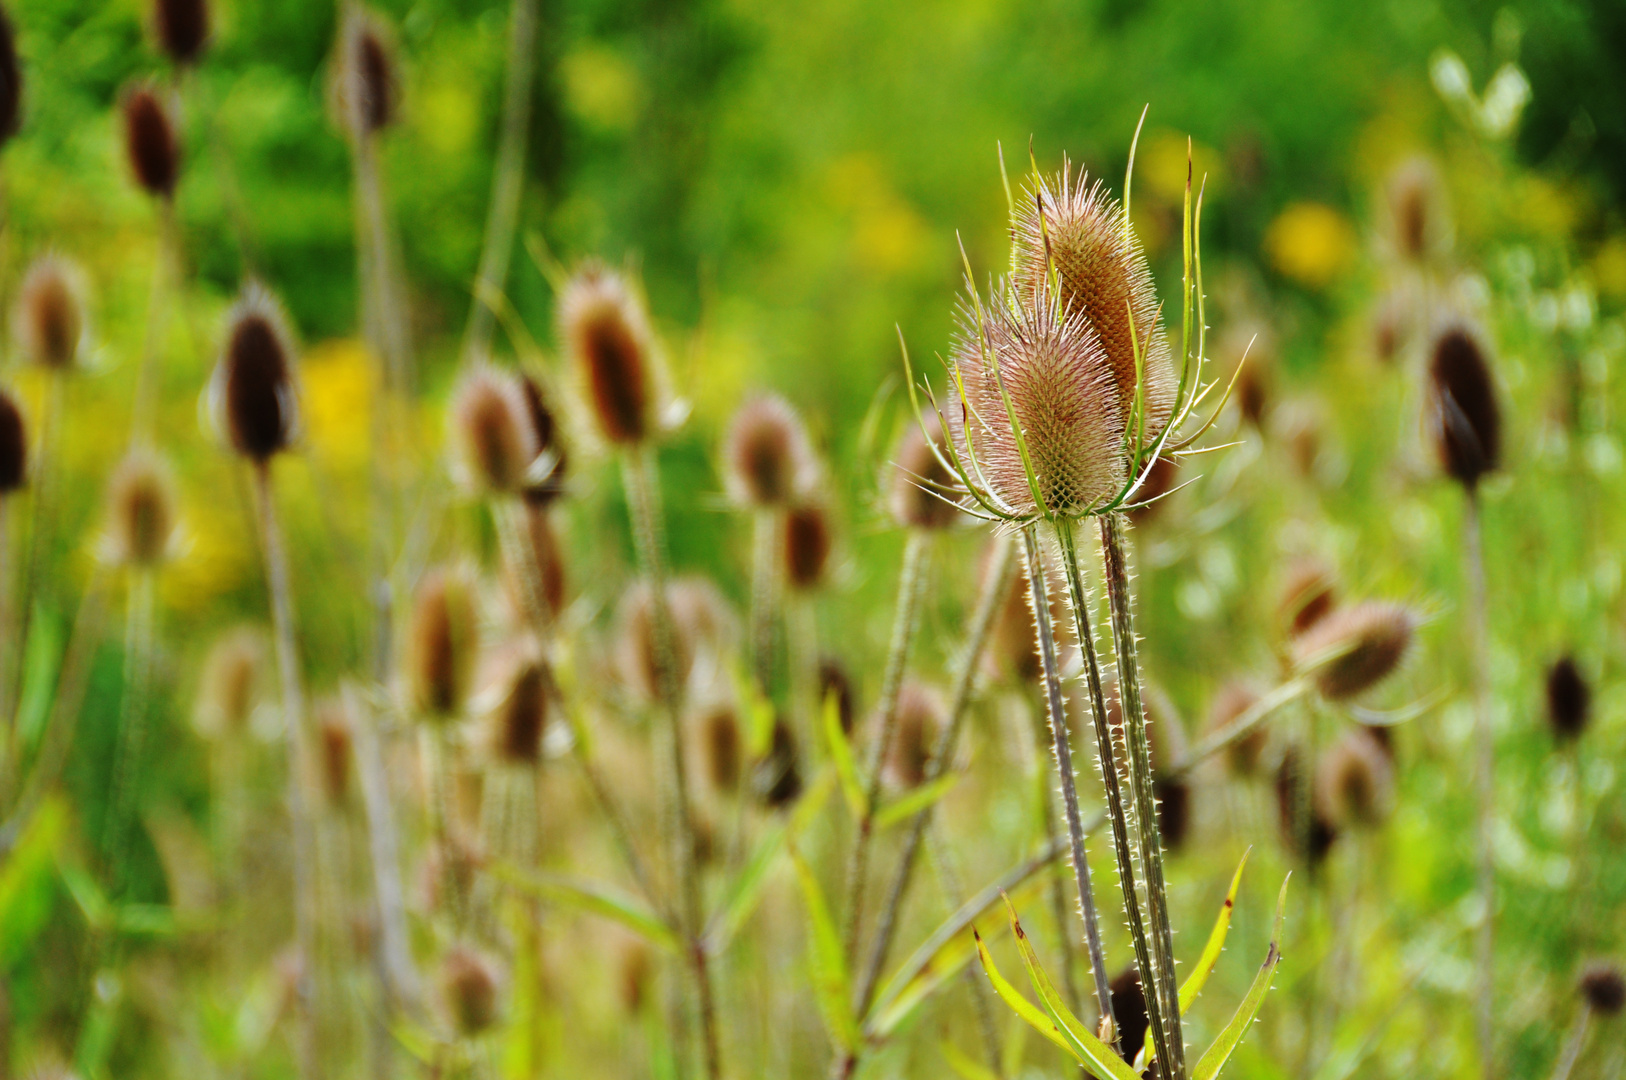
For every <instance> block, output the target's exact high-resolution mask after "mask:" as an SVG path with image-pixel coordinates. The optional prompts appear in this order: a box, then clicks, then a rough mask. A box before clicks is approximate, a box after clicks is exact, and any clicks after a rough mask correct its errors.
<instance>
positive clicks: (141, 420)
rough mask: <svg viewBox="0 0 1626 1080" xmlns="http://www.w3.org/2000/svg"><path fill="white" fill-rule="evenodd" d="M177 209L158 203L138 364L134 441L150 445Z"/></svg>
mask: <svg viewBox="0 0 1626 1080" xmlns="http://www.w3.org/2000/svg"><path fill="white" fill-rule="evenodd" d="M176 248H177V243H176V236H175V207H174V206H173V205H172V204H171V203H170V202H169V200H167V199H161V200H159V202H158V240H157V243H156V244H155V246H154V253H153V264H152V282H151V285H150V287H149V292H148V296H147V332H146V336H145V338H144V339H143V341H142V345H141V359H140V360H139V361H137V363H136V384H135V414H134V419H133V421H132V423H131V441H132V442H133V443H134V444H135V445H137V446H150V445H152V441H153V425H154V424H155V423H156V422H157V412H158V372H157V367H158V353H159V351H160V350H161V349H162V348H163V342H164V329H165V327H166V325H167V320H166V318H165V314H166V312H165V308H164V303H165V301H166V299H167V298H168V295H169V280H170V267H171V266H172V265H173V262H174V259H173V256H172V253H173V252H174V251H175V250H176Z"/></svg>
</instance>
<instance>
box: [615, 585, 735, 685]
mask: <svg viewBox="0 0 1626 1080" xmlns="http://www.w3.org/2000/svg"><path fill="white" fill-rule="evenodd" d="M653 601H654V594H653V592H651V590H650V588H649V585H648V584H647V583H646V582H638V583H637V584H635V585H632V586H631V587H630V588H628V589H627V591H626V592H625V593H624V594H623V595H622V597H621V606H620V609H619V610H618V612H617V623H618V633H617V645H616V663H617V666H618V668H619V669H620V673H621V678H622V681H623V682H625V683H626V685H627V688H628V689H630V690H631V691H632V692H633V693H634V694H635V695H636V696H637V697H639V698H641V699H642V700H644V701H657V700H659V699H660V694H661V685H660V667H659V656H658V653H657V650H656V637H655V605H654V602H653ZM666 606H667V611H668V614H669V615H670V616H671V620H672V635H671V636H672V643H671V644H672V652H673V655H672V663H673V667H674V671H675V674H676V676H677V681H678V684H679V686H684V685H687V684H688V681H689V677H690V674H691V673H692V672H693V670H694V667H695V661H696V659H697V658H698V657H699V656H700V655H701V654H703V653H708V652H709V653H715V652H717V651H719V650H720V649H721V648H722V647H723V646H724V645H725V643H726V642H727V641H728V640H729V639H731V638H732V637H733V632H734V615H733V613H732V612H731V611H730V610H729V608H728V602H727V601H726V600H724V599H723V595H722V593H720V592H718V591H717V586H716V585H713V584H712V583H711V582H710V581H708V580H706V579H705V578H700V577H684V578H678V579H676V580H674V581H672V582H670V583H669V584H668V585H667V591H666Z"/></svg>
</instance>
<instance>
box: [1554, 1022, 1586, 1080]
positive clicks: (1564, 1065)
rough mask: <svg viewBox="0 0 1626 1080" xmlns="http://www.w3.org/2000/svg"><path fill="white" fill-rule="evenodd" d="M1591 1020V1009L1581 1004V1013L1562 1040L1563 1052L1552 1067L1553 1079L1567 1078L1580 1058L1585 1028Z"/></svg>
mask: <svg viewBox="0 0 1626 1080" xmlns="http://www.w3.org/2000/svg"><path fill="white" fill-rule="evenodd" d="M1591 1021H1592V1010H1591V1009H1590V1008H1588V1007H1587V1006H1586V1005H1584V1004H1583V1005H1582V1006H1581V1014H1580V1015H1579V1016H1577V1017H1576V1018H1575V1026H1574V1027H1573V1028H1571V1029H1570V1037H1569V1038H1568V1039H1566V1040H1565V1042H1564V1052H1563V1054H1562V1055H1560V1056H1559V1059H1558V1064H1557V1065H1556V1066H1555V1067H1554V1068H1553V1080H1569V1077H1570V1073H1571V1072H1573V1071H1574V1070H1575V1063H1576V1062H1577V1061H1579V1060H1580V1059H1581V1051H1582V1050H1584V1049H1586V1035H1587V1028H1589V1027H1590V1026H1591Z"/></svg>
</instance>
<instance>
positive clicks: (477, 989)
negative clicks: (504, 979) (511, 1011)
mask: <svg viewBox="0 0 1626 1080" xmlns="http://www.w3.org/2000/svg"><path fill="white" fill-rule="evenodd" d="M440 985H441V993H442V995H443V996H444V998H445V1001H446V1011H447V1012H448V1013H449V1014H450V1015H451V1019H452V1025H453V1026H454V1027H456V1028H457V1031H458V1034H460V1035H462V1036H463V1037H465V1038H469V1037H472V1036H475V1035H479V1034H481V1033H483V1032H485V1031H486V1030H487V1029H489V1028H490V1027H491V1026H492V1025H493V1024H495V1023H496V1022H497V972H496V969H495V968H494V967H493V966H492V964H491V961H489V960H487V959H486V958H485V957H483V956H481V955H480V954H479V953H477V952H475V951H474V950H473V949H470V948H468V947H467V946H463V945H457V946H453V947H452V949H450V950H449V951H448V952H447V953H446V958H445V960H443V961H442V962H441V968H440Z"/></svg>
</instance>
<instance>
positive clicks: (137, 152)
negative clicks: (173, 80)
mask: <svg viewBox="0 0 1626 1080" xmlns="http://www.w3.org/2000/svg"><path fill="white" fill-rule="evenodd" d="M124 151H125V154H126V155H127V156H128V157H129V159H130V168H131V170H132V171H133V172H134V173H135V178H136V183H138V184H140V185H141V186H142V188H143V189H145V190H146V192H147V194H149V195H151V196H152V197H154V198H156V199H163V200H165V201H166V202H167V201H169V200H171V199H173V198H174V197H175V183H176V181H177V180H179V179H180V175H181V143H180V137H179V135H178V134H177V133H176V131H175V122H174V120H173V119H172V118H171V117H170V115H169V109H168V108H167V107H166V106H165V105H164V102H163V99H161V98H160V97H159V96H158V91H157V90H156V89H154V88H152V87H150V86H138V87H135V88H134V89H132V90H130V91H128V92H127V93H126V94H125V95H124Z"/></svg>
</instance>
